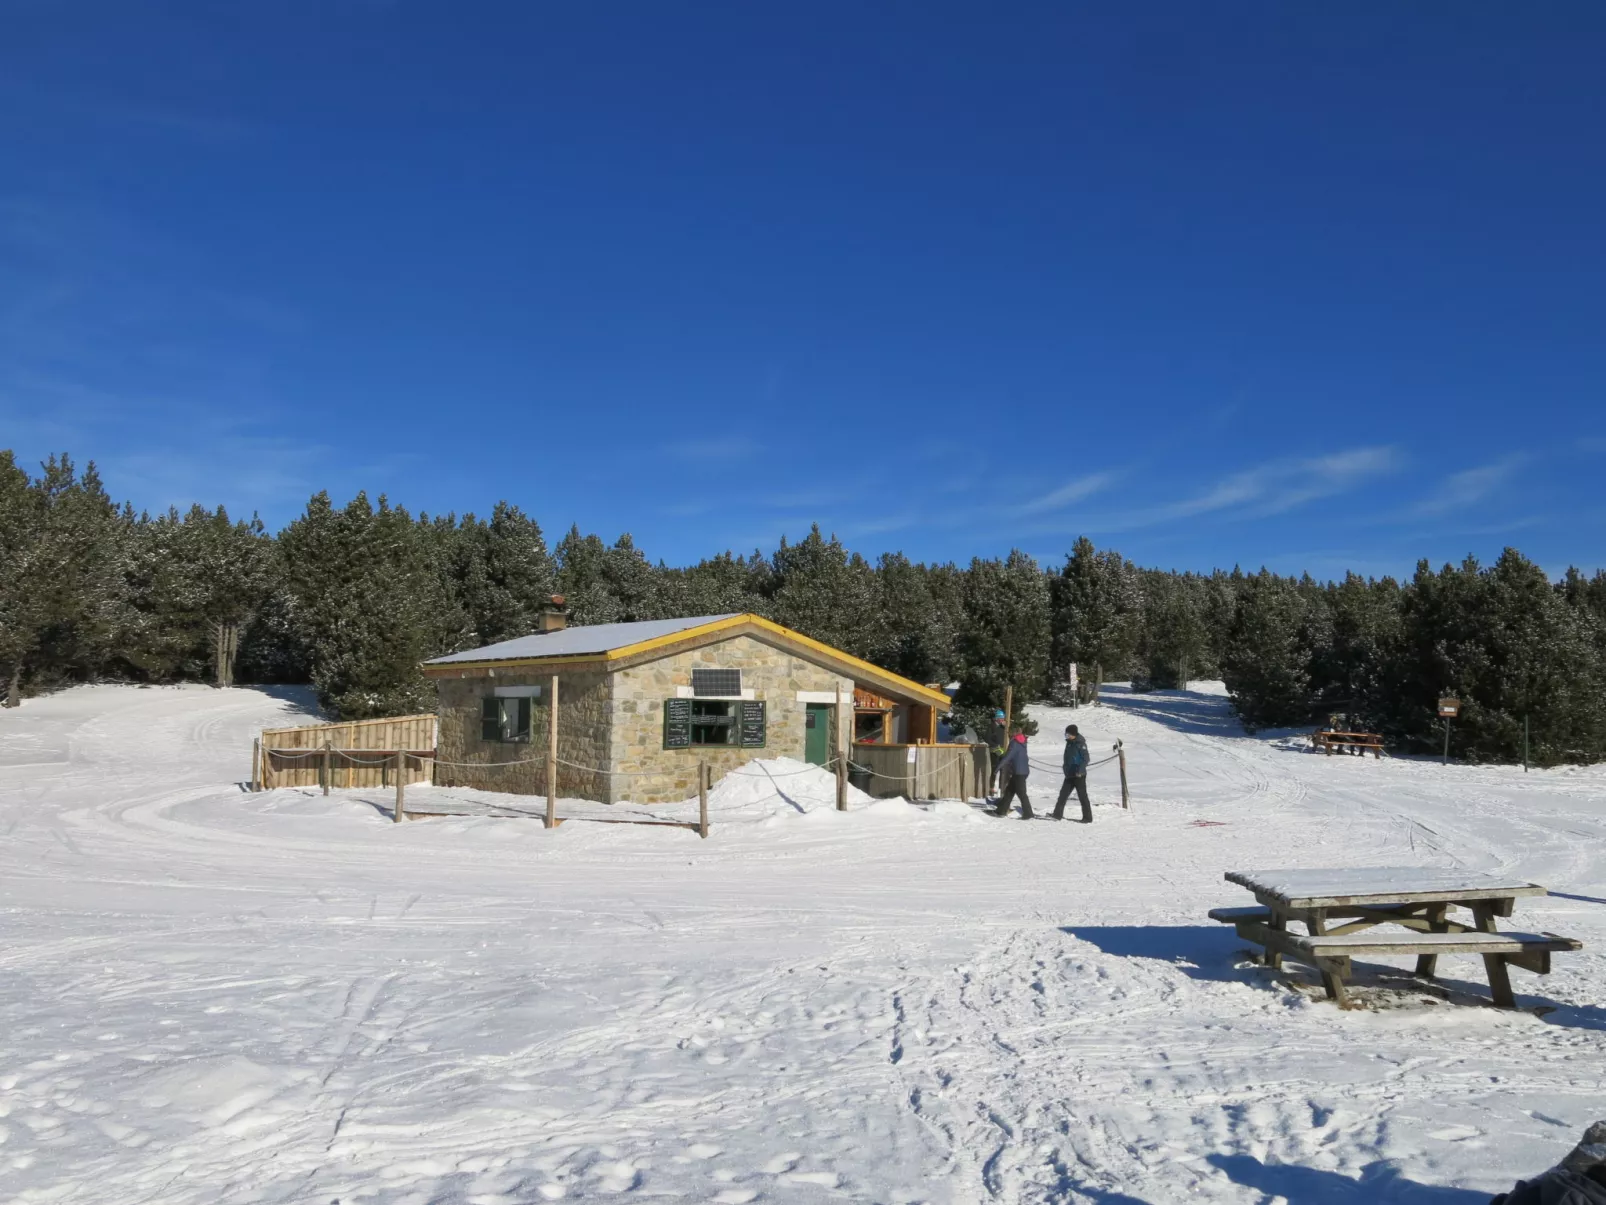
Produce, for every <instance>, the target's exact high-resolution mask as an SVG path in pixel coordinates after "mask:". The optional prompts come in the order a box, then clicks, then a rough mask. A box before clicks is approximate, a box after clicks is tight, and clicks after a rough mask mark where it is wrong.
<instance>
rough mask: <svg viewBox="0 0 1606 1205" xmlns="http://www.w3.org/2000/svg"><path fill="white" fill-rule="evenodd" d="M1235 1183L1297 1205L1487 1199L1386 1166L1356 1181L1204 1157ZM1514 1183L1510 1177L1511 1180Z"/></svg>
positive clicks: (1452, 1203)
mask: <svg viewBox="0 0 1606 1205" xmlns="http://www.w3.org/2000/svg"><path fill="white" fill-rule="evenodd" d="M1206 1158H1207V1161H1208V1162H1209V1163H1210V1164H1211V1165H1212V1166H1213V1167H1215V1168H1216V1170H1218V1171H1220V1172H1222V1173H1223V1174H1225V1175H1226V1176H1227V1177H1228V1178H1229V1179H1230V1180H1232V1182H1233V1183H1235V1184H1241V1185H1243V1186H1244V1187H1245V1188H1252V1189H1254V1190H1255V1191H1257V1192H1262V1193H1265V1194H1266V1195H1267V1196H1271V1197H1283V1198H1285V1199H1286V1200H1289V1201H1298V1202H1300V1203H1301V1205H1376V1203H1391V1202H1398V1203H1399V1205H1489V1194H1488V1193H1486V1192H1475V1191H1473V1190H1472V1189H1469V1188H1442V1187H1439V1186H1438V1185H1433V1184H1420V1183H1418V1182H1417V1181H1415V1180H1407V1179H1406V1178H1405V1177H1403V1176H1401V1175H1400V1174H1399V1173H1398V1172H1397V1171H1395V1170H1394V1169H1393V1168H1392V1167H1390V1166H1389V1165H1388V1164H1387V1163H1384V1162H1381V1161H1379V1162H1377V1163H1372V1164H1369V1165H1367V1167H1366V1168H1364V1169H1363V1170H1362V1172H1361V1178H1360V1179H1359V1180H1351V1179H1350V1178H1349V1177H1348V1176H1343V1175H1340V1174H1339V1173H1337V1172H1326V1171H1321V1170H1319V1169H1317V1168H1314V1167H1301V1166H1299V1165H1298V1164H1292V1163H1269V1164H1268V1163H1262V1162H1261V1161H1260V1160H1259V1159H1256V1158H1255V1157H1254V1156H1253V1155H1209V1156H1207V1157H1206ZM1513 1180H1515V1177H1513Z"/></svg>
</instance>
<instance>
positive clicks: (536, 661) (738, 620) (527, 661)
mask: <svg viewBox="0 0 1606 1205" xmlns="http://www.w3.org/2000/svg"><path fill="white" fill-rule="evenodd" d="M747 628H756V629H758V630H759V631H761V632H768V633H769V634H771V635H772V636H777V637H779V638H780V639H782V640H786V641H789V642H791V643H793V644H797V645H801V646H802V647H804V648H806V649H808V650H810V651H811V652H814V653H816V654H818V655H819V656H820V657H821V658H822V659H825V660H828V661H833V662H835V663H837V664H838V665H841V666H843V667H845V668H846V669H847V670H848V676H849V677H863V678H866V679H868V680H870V681H873V682H876V681H878V682H881V683H891V684H893V688H894V689H895V690H896V691H897V692H898V693H899V694H905V695H909V696H910V697H912V698H914V699H916V700H918V701H919V702H921V703H924V704H926V705H927V706H930V707H940V708H942V709H943V710H945V711H946V710H947V708H948V705H949V702H950V700H949V698H948V696H947V695H946V694H945V693H943V692H942V691H940V690H933V689H931V687H929V686H925V685H923V684H922V683H919V682H915V681H913V680H912V679H909V678H905V677H904V676H903V675H901V674H895V673H893V672H892V671H891V670H889V669H882V668H881V667H880V666H879V665H872V664H871V663H870V662H868V661H863V660H860V659H859V658H858V657H855V656H853V654H851V653H844V652H843V651H842V650H841V649H839V648H834V647H832V646H831V645H829V644H826V643H825V642H824V641H821V640H815V639H814V638H813V637H811V636H805V635H803V633H802V632H794V631H793V630H792V629H791V628H788V627H782V626H781V625H780V624H778V623H776V622H775V621H774V620H771V619H765V618H764V617H763V616H762V615H754V614H752V613H750V612H749V613H747V614H744V615H731V616H728V617H726V618H724V619H716V620H714V621H712V622H711V623H705V624H699V625H698V626H697V627H695V628H682V629H681V630H680V631H678V632H670V633H669V634H668V635H665V636H654V637H653V638H652V639H651V640H638V641H637V642H636V643H635V644H626V645H621V646H620V647H619V648H616V649H609V650H607V651H606V652H603V653H587V654H583V655H579V656H574V657H521V658H519V659H517V660H508V661H454V662H451V663H449V664H447V665H440V666H426V667H425V669H424V673H425V675H426V676H428V677H432V678H434V677H441V678H445V677H451V676H453V671H460V670H486V669H525V668H536V667H539V668H543V669H544V668H547V667H549V666H560V665H594V666H597V667H598V668H601V669H607V668H608V667H609V666H611V665H612V664H613V663H614V662H617V661H624V660H627V659H629V658H632V657H639V656H641V655H642V654H643V653H652V652H657V651H658V650H660V649H668V648H673V647H674V646H675V645H677V644H684V643H685V642H686V641H688V640H695V639H699V638H701V637H703V636H708V635H712V634H715V633H718V632H726V631H729V632H731V633H732V634H733V635H737V634H740V630H741V629H747Z"/></svg>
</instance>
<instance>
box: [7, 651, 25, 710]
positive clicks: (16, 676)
mask: <svg viewBox="0 0 1606 1205" xmlns="http://www.w3.org/2000/svg"><path fill="white" fill-rule="evenodd" d="M6 706H7V707H21V706H22V660H21V658H18V659H17V660H16V661H15V662H13V663H12V666H11V681H10V682H8V683H7V684H6Z"/></svg>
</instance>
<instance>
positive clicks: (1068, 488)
mask: <svg viewBox="0 0 1606 1205" xmlns="http://www.w3.org/2000/svg"><path fill="white" fill-rule="evenodd" d="M1115 479H1116V474H1115V473H1093V474H1091V475H1089V476H1087V477H1081V478H1078V479H1077V480H1075V481H1068V482H1066V483H1065V484H1064V485H1062V486H1060V487H1059V489H1057V490H1051V491H1050V492H1049V493H1046V494H1044V495H1043V496H1042V497H1041V498H1034V499H1033V500H1032V501H1030V502H1028V503H1026V505H1024V506H1022V507H1020V508H1018V509H1017V511H1016V513H1017V514H1022V515H1040V514H1045V513H1047V512H1048V511H1055V510H1059V509H1061V508H1062V507H1066V506H1069V505H1071V504H1072V503H1073V502H1080V501H1081V500H1082V499H1084V498H1091V497H1092V496H1093V495H1094V494H1096V493H1098V492H1099V491H1100V490H1102V489H1105V488H1106V487H1108V486H1109V485H1110V484H1111V483H1112V482H1113V481H1114V480H1115Z"/></svg>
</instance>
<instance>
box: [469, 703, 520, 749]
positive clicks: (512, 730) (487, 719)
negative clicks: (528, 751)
mask: <svg viewBox="0 0 1606 1205" xmlns="http://www.w3.org/2000/svg"><path fill="white" fill-rule="evenodd" d="M480 739H481V740H483V741H490V742H493V743H500V744H523V743H526V742H528V741H529V739H530V700H529V699H527V698H519V699H496V698H486V699H481V700H480Z"/></svg>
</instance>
